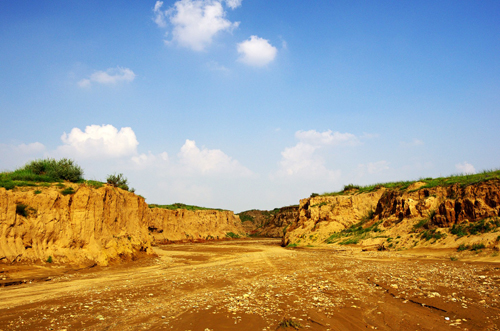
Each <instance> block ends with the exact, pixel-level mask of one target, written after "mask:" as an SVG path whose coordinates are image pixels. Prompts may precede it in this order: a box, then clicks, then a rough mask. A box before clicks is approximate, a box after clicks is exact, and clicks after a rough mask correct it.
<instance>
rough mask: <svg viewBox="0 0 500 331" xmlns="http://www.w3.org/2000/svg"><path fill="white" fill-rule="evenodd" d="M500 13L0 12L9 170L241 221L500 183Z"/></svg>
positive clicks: (360, 4)
mask: <svg viewBox="0 0 500 331" xmlns="http://www.w3.org/2000/svg"><path fill="white" fill-rule="evenodd" d="M499 15H500V3H499V2H498V1H438V2H436V1H249V0H242V1H240V0H225V1H219V0H210V1H208V0H199V1H194V0H182V1H163V2H157V1H112V2H104V3H103V2H102V1H22V0H21V1H6V0H4V1H0V115H1V118H2V122H3V123H4V126H3V127H2V130H0V170H13V169H15V168H17V167H19V166H22V165H23V164H24V163H25V162H27V161H29V160H31V159H34V158H42V157H55V158H60V157H70V158H73V159H75V160H76V161H77V162H78V163H79V164H80V165H81V166H82V167H83V168H84V169H85V177H86V178H88V179H97V180H105V178H106V176H107V175H108V174H111V173H115V172H116V173H120V172H121V173H124V174H125V176H126V177H128V179H129V182H130V184H131V186H133V187H134V188H135V189H136V192H137V193H138V194H141V195H143V196H144V197H146V201H147V202H149V203H174V202H183V203H188V204H196V205H202V206H209V207H219V208H225V209H230V210H234V211H236V212H239V211H242V210H247V209H253V208H256V209H272V208H275V207H280V206H285V205H291V204H297V203H298V201H299V199H301V198H305V197H308V196H309V195H310V194H311V193H312V192H317V193H322V192H326V191H329V192H330V191H336V190H340V189H341V188H342V187H343V185H345V184H349V183H356V184H371V183H376V182H381V181H393V180H410V179H418V178H420V177H429V176H440V175H443V176H444V175H450V174H455V173H460V172H476V171H482V170H484V169H492V168H499V165H500V148H499V146H500V135H499V134H498V128H499V122H500V34H499V31H500V20H498V17H499Z"/></svg>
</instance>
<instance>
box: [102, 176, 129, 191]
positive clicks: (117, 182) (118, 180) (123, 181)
mask: <svg viewBox="0 0 500 331" xmlns="http://www.w3.org/2000/svg"><path fill="white" fill-rule="evenodd" d="M106 181H107V183H108V184H111V185H113V186H114V187H119V188H121V189H122V190H125V191H128V183H127V182H128V180H127V178H125V176H123V174H118V175H116V174H113V175H109V176H108V177H107V178H106Z"/></svg>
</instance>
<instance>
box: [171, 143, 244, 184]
mask: <svg viewBox="0 0 500 331" xmlns="http://www.w3.org/2000/svg"><path fill="white" fill-rule="evenodd" d="M177 156H178V157H179V162H180V165H181V169H182V171H188V172H191V173H192V172H195V173H201V174H203V175H208V174H233V175H237V176H250V175H252V172H251V171H250V170H248V169H247V168H245V167H244V166H242V165H241V164H240V163H239V162H238V161H237V160H233V159H232V158H231V157H230V156H228V155H226V154H225V153H224V152H222V151H221V150H219V149H207V148H203V149H201V150H200V149H199V148H198V147H197V146H196V142H195V141H194V140H189V139H186V143H185V144H184V145H183V146H182V147H181V150H180V152H179V154H178V155H177Z"/></svg>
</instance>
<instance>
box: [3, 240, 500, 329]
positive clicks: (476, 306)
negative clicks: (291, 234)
mask: <svg viewBox="0 0 500 331" xmlns="http://www.w3.org/2000/svg"><path fill="white" fill-rule="evenodd" d="M279 243H280V242H279V240H274V239H268V240H263V239H259V240H237V241H225V242H209V243H204V244H179V245H168V246H160V247H156V248H155V250H156V253H157V254H158V255H159V257H158V258H150V259H141V260H139V261H134V262H130V263H128V264H122V265H116V266H111V267H93V268H87V269H83V270H78V271H70V270H66V269H65V268H63V267H57V266H50V267H45V266H37V267H36V268H37V272H36V273H34V272H33V268H35V267H31V269H30V267H26V268H25V269H23V268H20V267H19V266H15V267H14V266H13V267H9V266H8V265H5V266H2V267H1V268H2V270H0V271H1V275H0V276H2V278H9V279H10V281H11V282H10V283H9V284H11V285H10V286H5V287H2V288H0V330H3V331H5V330H68V331H69V330H182V331H184V330H192V331H198V330H201V331H207V330H214V331H219V330H249V331H250V330H251V331H255V330H277V329H278V330H293V329H294V328H293V327H287V328H285V327H280V324H282V325H285V324H288V325H293V326H295V327H299V326H300V327H302V328H303V329H304V330H366V329H377V330H450V329H462V330H498V329H499V328H500V309H499V308H500V307H499V300H500V297H499V294H500V264H498V263H485V262H471V261H467V262H465V261H461V260H458V261H451V260H450V259H449V258H444V257H442V255H433V254H432V252H424V253H422V252H420V253H416V252H410V253H408V252H394V251H392V252H387V251H385V252H377V251H371V252H362V251H360V250H357V249H355V248H349V247H345V248H334V249H286V248H282V247H280V246H279ZM9 268H11V269H9ZM13 268H16V269H13ZM34 274H39V275H40V274H43V277H38V278H36V277H33V275H34ZM30 277H32V278H30ZM16 281H20V282H21V284H20V285H16Z"/></svg>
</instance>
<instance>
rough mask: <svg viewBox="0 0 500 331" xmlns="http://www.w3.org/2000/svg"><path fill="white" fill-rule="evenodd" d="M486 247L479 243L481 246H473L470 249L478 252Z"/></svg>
mask: <svg viewBox="0 0 500 331" xmlns="http://www.w3.org/2000/svg"><path fill="white" fill-rule="evenodd" d="M485 247H486V246H485V245H484V244H483V243H479V244H472V247H471V248H470V250H471V251H476V252H477V251H478V250H480V249H483V248H485Z"/></svg>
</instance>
